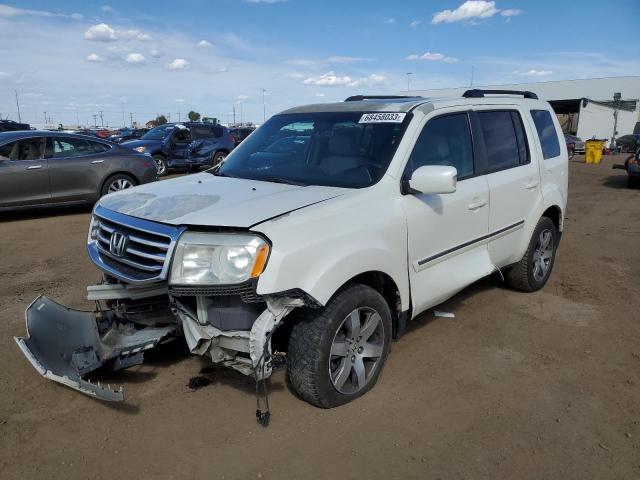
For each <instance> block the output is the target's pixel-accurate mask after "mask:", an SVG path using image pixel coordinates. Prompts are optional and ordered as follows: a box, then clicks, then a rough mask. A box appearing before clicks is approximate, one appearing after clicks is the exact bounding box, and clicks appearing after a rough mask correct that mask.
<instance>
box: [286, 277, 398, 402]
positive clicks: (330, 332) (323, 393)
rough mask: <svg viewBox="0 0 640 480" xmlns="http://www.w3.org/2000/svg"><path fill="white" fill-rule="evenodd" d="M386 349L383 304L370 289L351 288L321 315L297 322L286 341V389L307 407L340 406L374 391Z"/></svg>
mask: <svg viewBox="0 0 640 480" xmlns="http://www.w3.org/2000/svg"><path fill="white" fill-rule="evenodd" d="M361 328H362V330H361ZM351 334H354V337H351V336H350V335H351ZM390 345H391V313H390V312H389V307H388V305H387V302H386V301H385V299H384V298H383V297H382V295H380V294H379V293H378V292H377V291H376V290H374V289H373V288H371V287H368V286H365V285H360V284H355V285H351V286H349V287H347V288H345V289H344V290H342V291H340V292H339V293H338V294H337V295H336V296H335V297H334V298H333V299H332V300H331V301H330V302H329V303H328V304H327V306H326V307H325V308H323V309H322V310H313V309H309V310H307V311H306V312H305V313H303V314H302V315H301V316H300V317H298V318H297V319H296V321H295V323H294V324H293V327H292V330H291V336H290V337H289V352H288V357H289V368H288V377H289V383H290V385H291V387H292V388H293V389H294V391H295V392H296V393H297V394H298V395H299V396H300V397H301V398H302V399H303V400H305V401H307V402H309V403H311V404H312V405H315V406H317V407H321V408H332V407H337V406H338V405H343V404H345V403H347V402H350V401H352V400H354V399H356V398H358V397H360V396H362V395H364V394H365V393H366V392H368V391H369V390H371V388H373V386H374V385H375V384H376V382H377V380H378V377H379V376H380V373H381V372H382V368H383V366H384V362H385V360H386V358H387V356H388V354H389V348H390ZM347 369H348V370H347Z"/></svg>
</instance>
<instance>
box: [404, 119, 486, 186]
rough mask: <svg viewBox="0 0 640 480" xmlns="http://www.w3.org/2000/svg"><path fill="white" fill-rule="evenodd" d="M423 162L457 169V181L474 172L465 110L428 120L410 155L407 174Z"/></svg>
mask: <svg viewBox="0 0 640 480" xmlns="http://www.w3.org/2000/svg"><path fill="white" fill-rule="evenodd" d="M425 165H449V166H452V167H456V169H457V170H458V180H461V179H464V178H466V177H470V176H472V175H473V172H474V169H473V147H472V143H471V131H470V130H469V119H468V116H467V114H466V113H455V114H452V115H444V116H442V117H436V118H434V119H432V120H429V121H428V122H427V124H426V125H425V127H424V128H423V129H422V132H421V133H420V136H419V137H418V141H417V142H416V144H415V146H414V147H413V151H412V152H411V157H409V165H408V166H407V170H408V173H409V174H411V173H413V172H414V171H415V170H416V169H417V168H419V167H423V166H425Z"/></svg>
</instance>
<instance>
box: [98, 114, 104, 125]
mask: <svg viewBox="0 0 640 480" xmlns="http://www.w3.org/2000/svg"><path fill="white" fill-rule="evenodd" d="M99 113H100V126H101V127H103V128H104V118H103V116H102V110H100V112H99Z"/></svg>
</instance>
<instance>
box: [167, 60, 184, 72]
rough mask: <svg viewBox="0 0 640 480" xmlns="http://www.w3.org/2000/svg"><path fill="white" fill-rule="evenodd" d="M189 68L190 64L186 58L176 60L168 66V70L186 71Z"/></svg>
mask: <svg viewBox="0 0 640 480" xmlns="http://www.w3.org/2000/svg"><path fill="white" fill-rule="evenodd" d="M188 66H189V62H187V61H186V60H185V59H184V58H176V59H175V60H173V61H172V62H171V63H169V64H168V65H167V68H168V69H169V70H184V69H185V68H187V67H188Z"/></svg>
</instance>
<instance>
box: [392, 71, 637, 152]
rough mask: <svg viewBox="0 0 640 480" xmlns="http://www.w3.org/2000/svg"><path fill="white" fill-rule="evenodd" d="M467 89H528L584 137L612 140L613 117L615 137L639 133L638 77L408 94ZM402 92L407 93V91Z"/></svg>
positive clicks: (422, 93)
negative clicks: (548, 104) (615, 124)
mask: <svg viewBox="0 0 640 480" xmlns="http://www.w3.org/2000/svg"><path fill="white" fill-rule="evenodd" d="M469 88H482V89H495V90H528V91H531V92H533V93H535V94H537V95H538V97H539V98H541V99H544V100H547V101H548V102H549V103H550V104H551V106H552V107H553V109H554V110H555V112H556V115H558V119H559V120H560V124H561V125H562V128H563V130H564V131H565V132H567V133H572V134H574V135H577V136H578V137H580V138H582V139H584V140H586V139H589V138H594V137H595V138H599V139H611V138H612V136H613V135H614V132H613V129H614V123H615V116H617V128H616V130H617V133H616V134H615V136H616V137H620V136H622V135H628V134H631V133H640V131H638V129H639V128H640V127H638V126H636V124H637V123H638V122H639V121H640V76H637V77H633V76H629V77H608V78H590V79H579V80H561V81H551V82H536V83H516V84H510V85H486V86H474V87H459V88H445V89H435V90H412V91H411V92H410V94H411V95H420V96H424V97H450V96H460V95H462V94H463V93H464V92H465V91H466V90H468V89H469ZM617 93H620V99H619V100H617V101H614V95H616V94H617ZM402 94H403V95H407V92H402ZM634 129H635V132H634Z"/></svg>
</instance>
